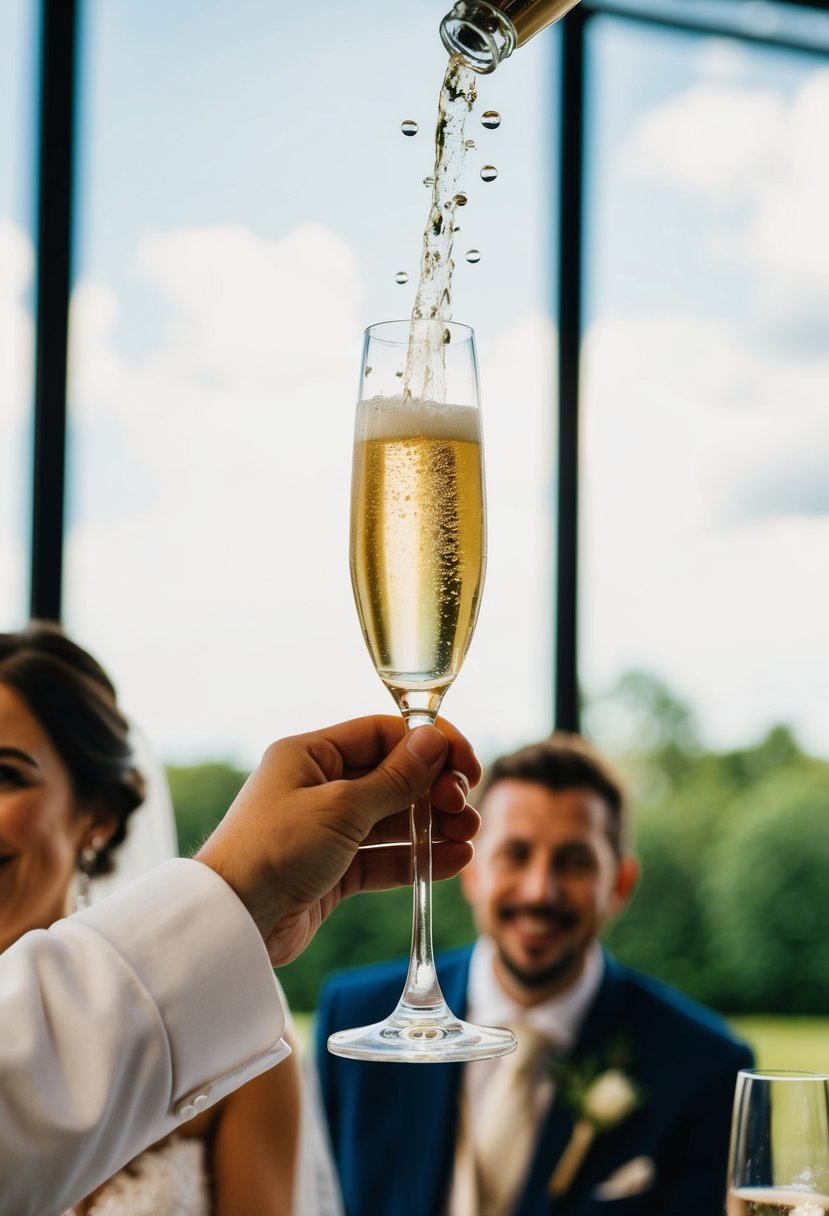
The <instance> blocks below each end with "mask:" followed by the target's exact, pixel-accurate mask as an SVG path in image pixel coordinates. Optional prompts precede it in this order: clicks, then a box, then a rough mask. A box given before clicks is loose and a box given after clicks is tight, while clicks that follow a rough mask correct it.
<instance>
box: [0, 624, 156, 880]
mask: <svg viewBox="0 0 829 1216" xmlns="http://www.w3.org/2000/svg"><path fill="white" fill-rule="evenodd" d="M0 684H5V685H7V687H9V688H11V689H13V691H14V692H16V693H17V694H18V695H19V696H20V697H22V698H23V700H24V701H25V702H26V704H27V705H28V706H29V708H30V709H31V711H32V712H33V713H34V715H35V717H36V718H37V719H38V720H39V722H40V724H41V726H42V727H43V728H44V730H45V731H46V733H47V735H48V736H49V738H50V739H51V741H52V743H53V745H54V747H55V749H56V751H57V752H58V754H59V755H60V757H61V759H62V760H63V762H64V764H65V765H66V767H67V769H68V770H69V775H70V778H71V782H72V789H73V792H74V794H75V797H76V799H77V801H78V802H79V803H80V805H81V806H82V807H83V808H84V810H89V811H92V812H93V813H94V814H95V815H96V817H97V818H99V819H102V820H103V819H105V818H108V817H109V816H112V815H114V816H115V817H116V819H117V821H118V826H117V827H116V829H115V831H114V832H113V834H112V836H111V837H110V839H109V840H108V841H107V843H106V844H105V845H104V846H103V848H101V850H100V851H99V852H98V854H97V857H96V859H95V862H94V864H93V865H92V867H91V870H90V876H91V875H94V874H108V873H110V872H111V870H112V868H113V863H112V853H113V851H114V850H115V849H116V848H117V847H118V845H119V844H120V843H121V842H122V841H123V839H124V837H125V836H126V831H127V820H128V819H129V816H130V815H131V814H132V812H133V811H134V810H135V809H136V807H138V806H140V805H141V803H142V802H143V801H144V794H145V787H144V778H143V776H142V775H141V773H140V772H139V771H138V769H137V768H136V767H135V764H134V756H133V750H132V746H131V744H130V741H129V724H128V722H127V720H126V718H125V717H124V715H123V714H122V713H121V711H120V710H119V708H118V704H117V701H116V696H115V688H114V686H113V684H112V681H111V680H110V679H109V677H108V676H107V674H106V672H105V671H104V669H103V668H102V667H101V665H100V664H99V663H98V662H97V661H96V660H95V659H93V658H92V656H91V655H90V654H87V652H86V651H85V650H82V649H81V647H80V646H77V645H76V644H75V643H74V642H71V641H70V640H69V638H68V637H66V635H65V634H64V633H63V631H62V629H61V628H60V626H59V625H55V624H52V623H51V622H48V621H31V622H30V623H29V625H28V626H27V627H26V628H25V629H23V630H21V631H20V632H19V633H0Z"/></svg>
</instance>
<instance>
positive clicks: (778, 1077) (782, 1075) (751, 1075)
mask: <svg viewBox="0 0 829 1216" xmlns="http://www.w3.org/2000/svg"><path fill="white" fill-rule="evenodd" d="M738 1075H739V1076H741V1077H746V1078H748V1079H749V1080H752V1081H821V1082H827V1081H829V1073H825V1072H807V1071H806V1070H805V1069H798V1068H741V1069H740V1071H739V1074H738Z"/></svg>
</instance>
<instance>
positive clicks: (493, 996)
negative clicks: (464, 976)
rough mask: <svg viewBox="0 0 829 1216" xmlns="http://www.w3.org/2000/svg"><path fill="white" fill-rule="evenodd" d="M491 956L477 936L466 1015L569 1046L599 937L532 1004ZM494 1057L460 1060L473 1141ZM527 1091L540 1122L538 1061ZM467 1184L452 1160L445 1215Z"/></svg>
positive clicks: (548, 1092)
mask: <svg viewBox="0 0 829 1216" xmlns="http://www.w3.org/2000/svg"><path fill="white" fill-rule="evenodd" d="M495 958H496V948H495V944H494V942H493V941H492V939H491V938H489V937H479V938H478V941H477V942H476V943H475V947H474V949H473V951H472V958H471V961H470V965H469V986H468V1003H467V1021H469V1022H472V1023H475V1024H476V1025H480V1026H511V1025H515V1024H516V1022H524V1023H526V1024H527V1025H529V1026H532V1027H533V1029H535V1030H537V1031H539V1033H541V1034H543V1035H544V1037H545V1038H547V1039H549V1040H550V1043H551V1045H552V1046H553V1047H554V1048H555V1049H556V1050H557V1051H567V1050H569V1049H570V1048H571V1047H572V1046H573V1044H574V1043H575V1041H576V1039H577V1038H578V1034H579V1031H580V1030H581V1026H582V1023H583V1022H584V1019H585V1017H586V1016H587V1011H588V1009H589V1008H590V1006H591V1004H592V1003H593V1000H594V999H595V996H596V993H597V992H598V990H599V987H600V985H601V982H602V976H603V974H604V958H603V955H602V951H601V947H600V946H599V943H598V942H593V943H592V945H591V946H590V947H589V949H588V951H587V954H586V956H585V960H584V967H583V969H582V973H581V975H580V976H579V977H578V979H577V980H576V981H575V983H574V984H572V985H571V987H569V988H567V989H566V990H565V991H564V992H561V993H558V994H556V995H555V996H551V997H548V998H547V1000H546V1001H540V1002H539V1003H538V1004H537V1005H530V1006H526V1005H520V1004H519V1003H518V1002H517V1001H516V1000H514V999H513V998H512V997H510V996H509V995H508V994H507V993H506V992H505V991H504V989H503V988H502V987H501V984H500V982H499V980H498V976H497V974H496V971H495ZM498 1063H499V1061H498V1060H497V1059H495V1060H476V1061H474V1062H473V1063H471V1064H466V1065H465V1066H464V1070H463V1080H462V1082H461V1086H462V1093H461V1102H462V1104H463V1110H464V1119H465V1122H466V1127H467V1131H468V1134H469V1135H470V1136H471V1138H472V1141H473V1142H474V1139H475V1121H476V1114H477V1112H479V1111H480V1109H481V1098H482V1095H483V1093H484V1090H485V1089H486V1085H487V1082H488V1081H489V1080H490V1078H491V1077H492V1074H493V1072H494V1070H495V1069H496V1068H497V1067H498ZM533 1093H534V1102H535V1115H536V1119H537V1121H538V1123H539V1124H540V1123H541V1122H542V1121H543V1119H544V1118H545V1116H546V1114H547V1111H548V1110H549V1109H550V1106H551V1104H552V1101H553V1097H554V1095H555V1082H554V1080H553V1077H552V1075H551V1073H550V1070H549V1069H548V1068H547V1067H546V1066H545V1064H544V1062H543V1061H542V1063H541V1065H540V1067H539V1070H538V1073H537V1075H536V1078H535V1083H534V1086H533ZM462 1168H463V1170H464V1172H465V1173H467V1172H468V1164H467V1165H465V1166H464V1167H462ZM467 1185H468V1184H467V1183H461V1182H460V1181H459V1178H458V1162H457V1161H456V1171H455V1175H454V1177H453V1181H452V1188H451V1192H450V1199H449V1205H448V1207H447V1216H456V1214H457V1213H461V1212H466V1211H467V1210H468V1206H467V1204H468V1201H467V1200H465V1199H463V1198H462V1197H461V1191H462V1190H465V1189H466V1186H467Z"/></svg>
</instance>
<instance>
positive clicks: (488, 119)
mask: <svg viewBox="0 0 829 1216" xmlns="http://www.w3.org/2000/svg"><path fill="white" fill-rule="evenodd" d="M500 125H501V115H500V114H499V113H498V111H497V110H486V111H485V112H484V113H483V114H482V115H481V126H482V127H486V129H487V130H488V131H496V130H497V129H498V127H500Z"/></svg>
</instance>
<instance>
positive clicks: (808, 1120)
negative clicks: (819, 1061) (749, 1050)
mask: <svg viewBox="0 0 829 1216" xmlns="http://www.w3.org/2000/svg"><path fill="white" fill-rule="evenodd" d="M726 1211H727V1213H728V1216H825V1214H826V1213H827V1212H829V1077H826V1076H823V1075H821V1074H818V1073H808V1072H762V1071H760V1070H757V1069H744V1070H743V1071H741V1072H740V1073H738V1075H737V1091H736V1094H735V1097H734V1118H733V1121H732V1125H731V1149H730V1153H729V1162H728V1195H727V1200H726Z"/></svg>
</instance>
